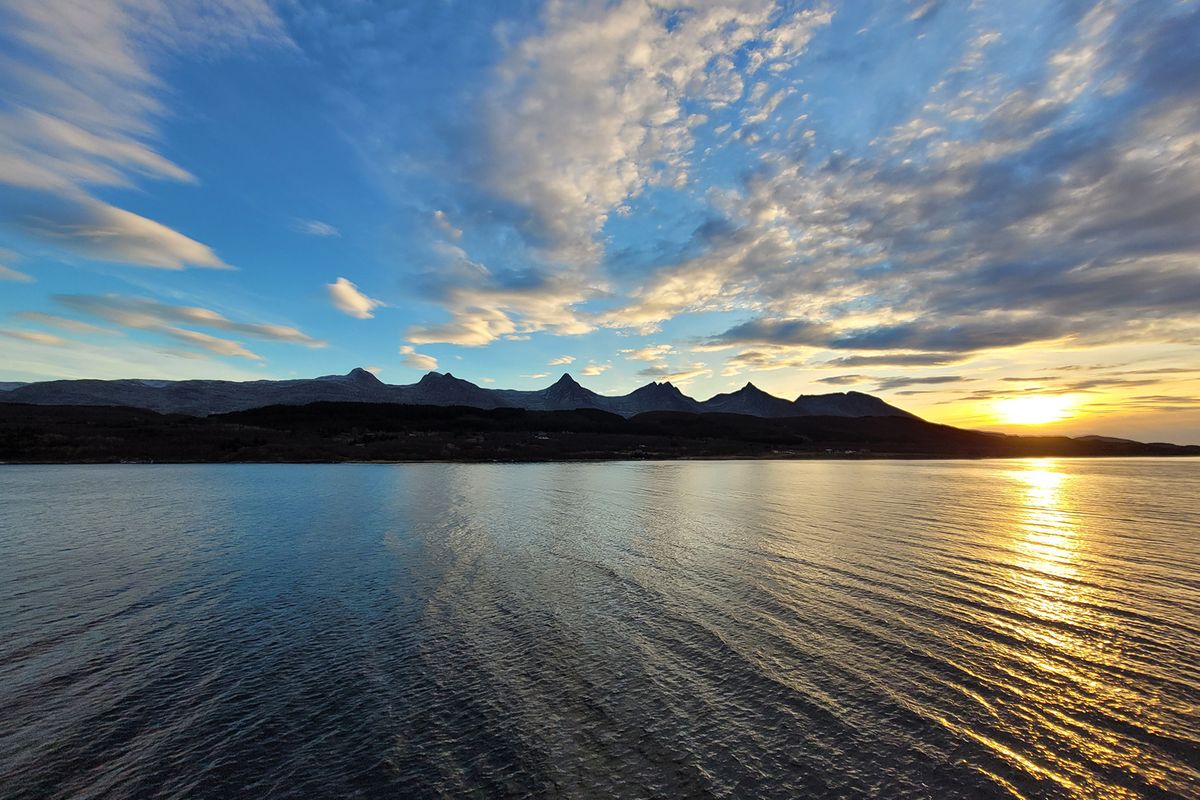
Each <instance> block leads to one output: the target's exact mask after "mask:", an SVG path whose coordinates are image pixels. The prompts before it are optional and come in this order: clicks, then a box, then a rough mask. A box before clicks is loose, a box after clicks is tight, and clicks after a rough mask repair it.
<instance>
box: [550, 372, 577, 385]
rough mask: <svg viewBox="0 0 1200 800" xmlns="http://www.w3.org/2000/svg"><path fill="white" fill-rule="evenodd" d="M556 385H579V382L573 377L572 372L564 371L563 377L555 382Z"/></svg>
mask: <svg viewBox="0 0 1200 800" xmlns="http://www.w3.org/2000/svg"><path fill="white" fill-rule="evenodd" d="M554 385H555V386H578V385H579V382H578V381H576V380H575V379H574V378H572V377H571V373H569V372H564V373H563V374H562V377H561V378H559V379H558V380H556V381H555V382H554Z"/></svg>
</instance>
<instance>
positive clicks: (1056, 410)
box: [995, 394, 1075, 425]
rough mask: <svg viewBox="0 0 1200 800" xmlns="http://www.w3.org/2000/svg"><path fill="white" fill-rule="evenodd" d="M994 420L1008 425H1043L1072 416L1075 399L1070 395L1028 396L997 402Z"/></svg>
mask: <svg viewBox="0 0 1200 800" xmlns="http://www.w3.org/2000/svg"><path fill="white" fill-rule="evenodd" d="M995 410H996V419H997V420H998V421H1000V422H1006V423H1008V424H1010V425H1044V424H1046V423H1048V422H1058V421H1059V420H1062V419H1067V418H1068V417H1070V416H1072V415H1073V412H1074V410H1075V399H1074V398H1073V397H1072V396H1071V395H1066V394H1059V395H1028V396H1026V397H1013V398H1011V399H1008V400H998V401H997V402H996V406H995Z"/></svg>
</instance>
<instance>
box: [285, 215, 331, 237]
mask: <svg viewBox="0 0 1200 800" xmlns="http://www.w3.org/2000/svg"><path fill="white" fill-rule="evenodd" d="M296 230H298V231H300V232H301V233H307V234H308V235H309V236H322V237H331V236H341V235H342V232H341V231H339V230H338V229H337V228H335V227H333V226H332V225H330V224H329V223H328V222H321V220H319V219H302V220H299V221H297V222H296Z"/></svg>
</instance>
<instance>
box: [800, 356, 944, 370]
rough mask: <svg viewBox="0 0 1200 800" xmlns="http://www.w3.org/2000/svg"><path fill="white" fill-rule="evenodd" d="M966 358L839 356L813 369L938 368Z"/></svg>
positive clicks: (815, 365) (816, 365)
mask: <svg viewBox="0 0 1200 800" xmlns="http://www.w3.org/2000/svg"><path fill="white" fill-rule="evenodd" d="M965 358H966V356H964V355H963V354H961V353H888V354H886V355H868V356H841V357H839V358H834V359H830V360H829V361H824V362H821V363H818V364H812V366H814V367H836V368H845V367H939V366H943V365H946V364H958V363H960V362H962V361H963V360H964V359H965Z"/></svg>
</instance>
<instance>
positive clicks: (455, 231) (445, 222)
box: [433, 209, 463, 241]
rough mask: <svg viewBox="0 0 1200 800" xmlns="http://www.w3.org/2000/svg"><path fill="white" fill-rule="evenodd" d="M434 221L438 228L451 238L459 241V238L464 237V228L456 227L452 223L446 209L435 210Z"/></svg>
mask: <svg viewBox="0 0 1200 800" xmlns="http://www.w3.org/2000/svg"><path fill="white" fill-rule="evenodd" d="M433 221H434V223H435V224H436V225H437V226H438V228H440V229H441V231H442V233H444V234H446V235H447V236H449V237H450V238H451V239H454V240H455V241H457V240H458V239H461V238H462V233H463V232H462V229H461V228H456V227H454V226H453V225H452V224H451V223H450V220H449V218H447V216H446V212H445V211H442V210H441V209H438V210H437V211H435V212H433Z"/></svg>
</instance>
